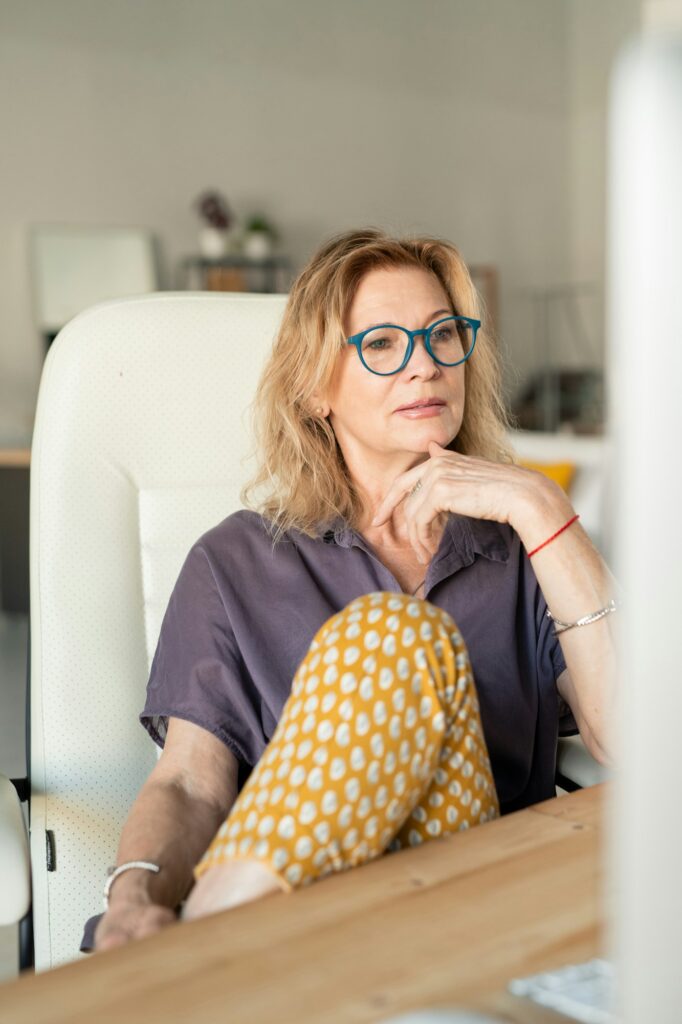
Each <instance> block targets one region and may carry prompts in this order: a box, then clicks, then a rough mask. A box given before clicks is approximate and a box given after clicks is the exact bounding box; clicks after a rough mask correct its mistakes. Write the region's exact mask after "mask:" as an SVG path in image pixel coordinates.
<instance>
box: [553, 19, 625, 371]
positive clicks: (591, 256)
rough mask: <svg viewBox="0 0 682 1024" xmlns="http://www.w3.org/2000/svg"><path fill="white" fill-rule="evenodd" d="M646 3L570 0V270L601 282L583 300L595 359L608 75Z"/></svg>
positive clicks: (599, 344) (599, 349)
mask: <svg viewBox="0 0 682 1024" xmlns="http://www.w3.org/2000/svg"><path fill="white" fill-rule="evenodd" d="M641 6H642V4H641V0H598V2H595V0H570V6H569V9H568V14H569V17H568V40H567V43H568V56H569V60H568V68H569V81H568V97H569V111H568V115H569V119H568V132H569V146H568V151H569V175H568V182H569V194H568V203H569V208H570V219H569V246H570V276H571V278H572V279H573V281H576V282H589V283H591V284H592V285H594V286H595V288H596V293H595V295H594V297H593V298H591V297H585V298H584V299H583V300H581V301H582V312H583V313H584V315H585V317H586V318H587V320H588V323H587V326H588V328H589V331H590V340H591V341H592V343H593V345H592V350H593V357H594V362H595V364H596V365H599V364H600V363H601V360H602V359H603V355H604V346H603V338H604V330H603V325H604V319H603V318H604V304H603V292H604V279H605V259H606V251H605V244H606V243H605V237H606V155H607V141H608V140H607V115H608V103H609V79H610V74H611V70H612V67H613V62H614V61H615V59H616V56H617V54H618V51H619V49H620V48H621V47H622V46H623V44H624V43H625V41H626V40H627V39H628V38H629V37H630V36H632V35H633V34H634V33H635V32H636V31H638V29H639V27H640V24H641ZM576 355H577V353H576Z"/></svg>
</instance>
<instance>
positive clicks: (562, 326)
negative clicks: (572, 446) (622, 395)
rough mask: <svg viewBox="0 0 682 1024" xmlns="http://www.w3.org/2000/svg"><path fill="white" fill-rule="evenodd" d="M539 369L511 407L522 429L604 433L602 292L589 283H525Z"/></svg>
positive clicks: (526, 300) (536, 362) (524, 293)
mask: <svg viewBox="0 0 682 1024" xmlns="http://www.w3.org/2000/svg"><path fill="white" fill-rule="evenodd" d="M521 295H522V297H523V299H524V301H525V302H526V303H529V304H530V311H529V316H530V320H529V322H530V323H532V325H533V327H532V337H533V352H534V353H535V365H536V369H535V371H534V373H532V374H531V375H530V377H529V380H528V381H527V383H526V384H525V385H524V386H523V388H521V390H520V392H519V394H518V395H517V396H516V398H515V400H514V403H513V406H512V412H513V413H514V416H515V417H516V419H517V420H518V425H519V427H520V428H521V429H523V430H542V431H544V432H545V433H548V432H550V431H554V430H560V429H563V428H568V429H571V430H573V431H574V432H575V433H581V434H591V433H592V434H599V433H601V432H602V430H603V425H604V416H605V410H604V383H603V371H602V368H601V366H602V362H603V355H602V345H601V343H600V339H599V330H598V328H596V327H595V326H594V325H595V324H599V323H600V322H601V311H600V306H601V292H600V289H599V288H597V286H596V285H593V284H589V283H580V284H566V285H558V286H554V287H543V288H526V289H523V291H522V293H521Z"/></svg>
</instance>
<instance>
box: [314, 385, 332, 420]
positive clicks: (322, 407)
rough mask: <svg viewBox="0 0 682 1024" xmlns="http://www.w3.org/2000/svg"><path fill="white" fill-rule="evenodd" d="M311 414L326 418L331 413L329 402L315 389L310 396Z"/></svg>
mask: <svg viewBox="0 0 682 1024" xmlns="http://www.w3.org/2000/svg"><path fill="white" fill-rule="evenodd" d="M310 414H311V416H314V417H316V418H324V419H326V418H327V416H328V415H329V403H328V402H327V401H326V399H325V398H324V396H323V395H322V394H321V393H320V392H319V391H313V393H312V395H311V396H310Z"/></svg>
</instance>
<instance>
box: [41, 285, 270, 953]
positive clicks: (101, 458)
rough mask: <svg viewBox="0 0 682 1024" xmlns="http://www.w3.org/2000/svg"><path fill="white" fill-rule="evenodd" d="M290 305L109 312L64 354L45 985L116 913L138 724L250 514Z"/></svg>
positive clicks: (49, 500) (48, 633)
mask: <svg viewBox="0 0 682 1024" xmlns="http://www.w3.org/2000/svg"><path fill="white" fill-rule="evenodd" d="M285 301H286V297H285V296H270V295H268V296H256V295H239V296H236V295H216V294H205V295H202V294H189V293H181V294H177V295H174V294H170V293H164V294H160V295H152V296H143V297H139V298H135V299H132V300H128V301H117V302H112V303H104V304H102V305H101V306H98V307H95V308H94V309H92V310H89V311H86V312H85V313H82V314H80V315H79V316H78V317H76V318H75V320H73V321H72V322H71V323H70V324H69V325H68V326H67V327H66V328H65V329H64V330H63V331H62V332H61V334H60V335H59V337H58V338H57V340H56V341H55V342H54V344H53V345H52V347H51V349H50V353H49V355H48V358H47V361H46V364H45V368H44V371H43V377H42V380H41V387H40V395H39V401H38V409H37V416H36V424H35V431H34V437H33V449H32V467H31V606H32V607H31V612H32V624H31V660H32V744H31V776H32V799H31V855H32V856H31V859H32V874H33V905H34V914H35V918H34V922H35V939H36V967H37V969H38V970H44V969H47V968H50V967H55V966H57V965H58V964H59V963H62V962H65V961H68V960H73V959H76V958H78V957H79V955H80V954H79V952H78V947H79V943H80V938H81V935H82V930H83V924H84V922H85V920H86V918H88V917H89V916H91V915H93V914H97V913H99V912H100V911H101V909H102V889H103V885H104V881H105V878H106V869H107V866H108V865H109V864H112V863H114V861H115V857H116V850H117V847H118V841H119V838H120V832H121V828H122V825H123V822H124V821H125V818H126V816H127V814H128V811H129V810H130V806H131V804H132V803H133V801H134V799H135V797H136V796H137V793H138V792H139V790H140V787H141V786H142V784H143V782H144V781H145V779H146V777H147V775H148V774H149V771H150V770H151V768H152V767H153V765H154V762H155V760H156V754H155V748H154V746H153V744H152V743H151V742H150V740H149V737H148V736H147V735H146V733H145V732H144V730H143V729H142V727H141V726H140V724H139V721H138V715H139V712H140V711H141V710H142V707H143V704H144V691H145V685H146V682H147V678H148V670H149V664H150V661H151V657H152V654H153V651H154V648H155V645H156V639H157V636H158V631H159V625H160V621H161V617H162V615H163V612H164V610H165V607H166V605H167V602H168V597H169V595H170V592H171V589H172V586H173V583H174V582H175V579H176V577H177V573H178V570H179V568H180V565H181V563H182V560H183V558H184V557H185V556H186V554H187V552H188V550H189V548H190V546H191V545H192V543H194V541H195V540H196V539H197V538H198V537H199V536H200V535H201V534H202V533H203V532H205V531H206V530H207V529H209V528H210V527H212V526H214V525H215V524H216V523H217V522H219V521H220V520H222V519H223V518H225V516H227V515H229V514H230V513H231V512H233V511H235V510H236V509H237V508H238V507H239V505H240V502H239V489H240V487H241V486H242V484H243V483H244V482H245V481H246V479H247V476H248V474H249V473H250V466H249V464H248V463H247V462H245V461H242V460H244V459H245V457H247V456H248V455H249V454H250V449H251V441H250V438H249V436H248V418H247V416H246V410H247V406H248V403H249V402H250V400H251V398H252V396H253V393H254V389H255V384H256V381H257V378H258V374H259V372H260V366H261V364H262V361H263V359H264V358H265V355H266V353H267V351H268V350H269V348H270V345H271V340H272V338H273V336H274V334H275V332H276V329H277V325H278V323H279V320H280V318H281V314H282V311H283V308H284V304H285ZM162 734H163V733H162ZM46 829H49V830H51V831H53V832H54V837H55V849H56V870H55V871H52V872H47V870H46V861H45V831H46ZM266 838H267V839H269V837H266Z"/></svg>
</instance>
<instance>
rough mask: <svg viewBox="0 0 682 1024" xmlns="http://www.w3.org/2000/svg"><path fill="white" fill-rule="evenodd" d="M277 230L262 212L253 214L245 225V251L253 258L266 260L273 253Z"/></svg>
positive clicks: (245, 253) (246, 254)
mask: <svg viewBox="0 0 682 1024" xmlns="http://www.w3.org/2000/svg"><path fill="white" fill-rule="evenodd" d="M276 241H277V232H276V230H275V228H274V227H273V225H272V224H271V223H270V221H269V220H268V219H267V218H266V217H264V216H262V214H253V215H252V216H251V217H249V218H248V219H247V221H246V224H245V227H244V239H243V251H244V255H245V256H248V258H249V259H252V260H265V259H267V258H268V256H271V255H272V250H273V246H274V244H275V242H276Z"/></svg>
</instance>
